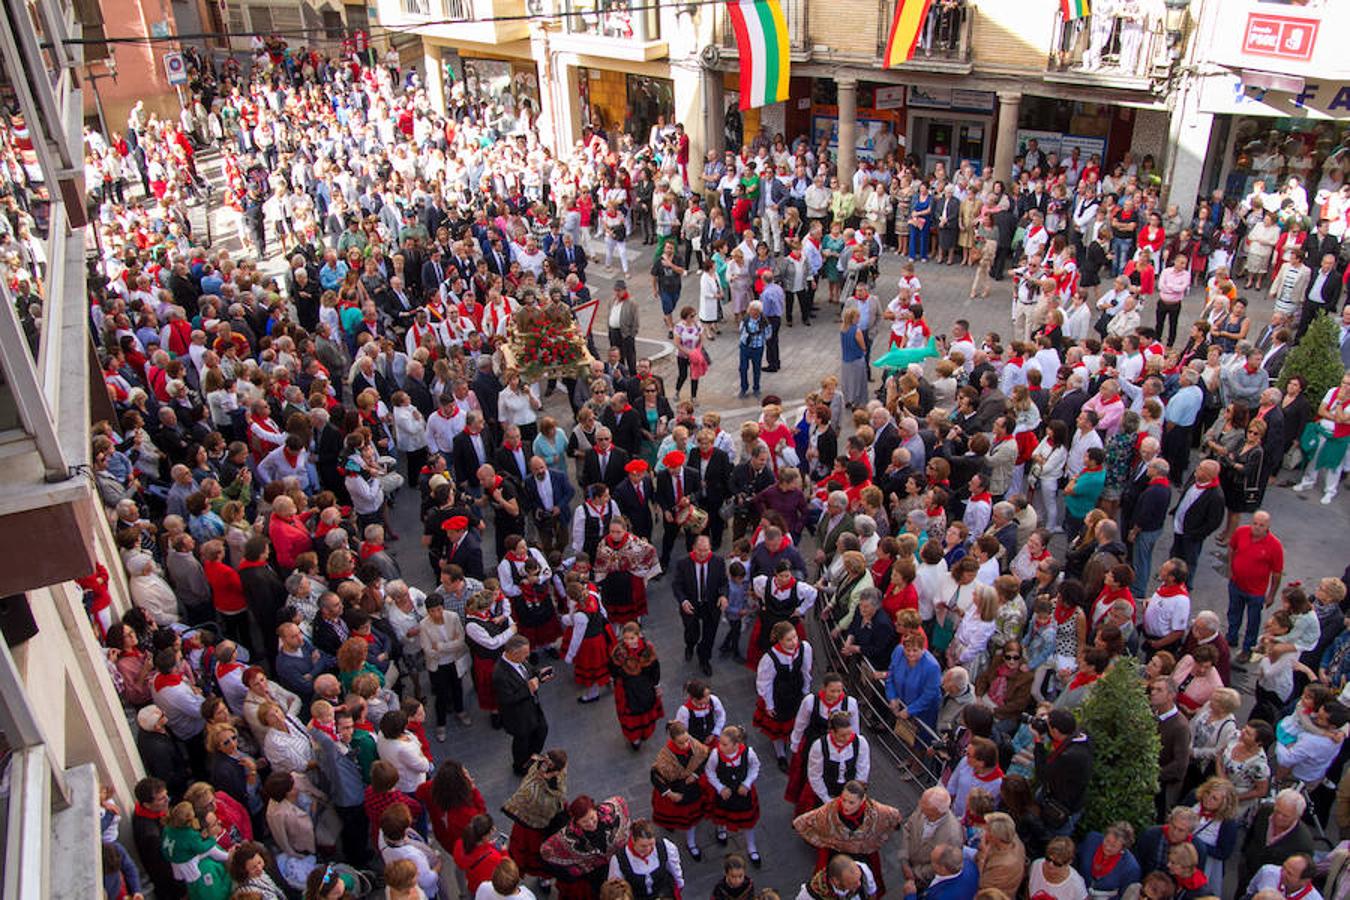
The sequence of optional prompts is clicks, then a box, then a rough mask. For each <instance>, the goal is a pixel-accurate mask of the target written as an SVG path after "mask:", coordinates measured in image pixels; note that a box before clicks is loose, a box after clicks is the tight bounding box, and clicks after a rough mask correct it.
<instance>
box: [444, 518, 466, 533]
mask: <svg viewBox="0 0 1350 900" xmlns="http://www.w3.org/2000/svg"><path fill="white" fill-rule="evenodd" d="M441 528H442V529H443V530H445V531H468V530H469V517H468V516H451V517H450V518H448V519H446V520H445V524H444V525H442V526H441Z"/></svg>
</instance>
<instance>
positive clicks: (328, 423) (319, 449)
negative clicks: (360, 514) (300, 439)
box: [309, 409, 347, 502]
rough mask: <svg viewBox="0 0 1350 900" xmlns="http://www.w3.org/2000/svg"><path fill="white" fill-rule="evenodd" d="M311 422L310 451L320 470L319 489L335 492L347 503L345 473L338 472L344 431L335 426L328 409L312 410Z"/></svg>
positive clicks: (310, 414) (310, 412)
mask: <svg viewBox="0 0 1350 900" xmlns="http://www.w3.org/2000/svg"><path fill="white" fill-rule="evenodd" d="M309 422H310V426H311V433H312V435H313V438H312V440H311V442H310V447H309V451H310V453H312V454H314V462H315V465H316V466H317V467H318V469H319V487H321V488H322V489H324V490H326V491H333V492H334V493H335V494H337V496H338V498H339V499H340V500H342V501H343V502H346V499H347V486H346V484H345V479H344V477H343V473H342V472H339V471H338V461H339V459H341V457H342V446H343V442H342V431H341V429H339V428H338V427H337V426H336V425H334V424H333V420H332V417H331V416H330V415H329V413H328V410H326V409H312V410H310V411H309Z"/></svg>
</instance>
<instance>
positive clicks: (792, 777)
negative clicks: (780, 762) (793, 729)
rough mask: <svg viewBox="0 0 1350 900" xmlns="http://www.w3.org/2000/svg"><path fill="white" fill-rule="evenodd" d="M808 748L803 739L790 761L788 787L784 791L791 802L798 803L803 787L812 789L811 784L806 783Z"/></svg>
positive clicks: (784, 796)
mask: <svg viewBox="0 0 1350 900" xmlns="http://www.w3.org/2000/svg"><path fill="white" fill-rule="evenodd" d="M806 749H807V748H806V741H802V745H801V747H800V748H798V750H797V752H796V753H794V754H792V759H791V760H790V761H789V762H788V771H787V788H786V789H784V791H783V799H784V800H786V801H787V802H789V803H796V802H797V800H798V799H799V798H800V797H801V795H802V791H803V789H805V790H808V791H809V790H811V786H810V785H809V784H807V783H806Z"/></svg>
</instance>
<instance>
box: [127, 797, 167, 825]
mask: <svg viewBox="0 0 1350 900" xmlns="http://www.w3.org/2000/svg"><path fill="white" fill-rule="evenodd" d="M168 814H169V811H168V810H167V809H166V810H164V811H162V812H156V811H155V810H153V809H146V808H145V807H144V806H141V801H139V800H137V801H136V806H135V810H134V815H137V816H140V817H141V818H142V819H153V820H154V821H156V822H158V821H160V820H161V819H163V818H164V817H165V816H167V815H168Z"/></svg>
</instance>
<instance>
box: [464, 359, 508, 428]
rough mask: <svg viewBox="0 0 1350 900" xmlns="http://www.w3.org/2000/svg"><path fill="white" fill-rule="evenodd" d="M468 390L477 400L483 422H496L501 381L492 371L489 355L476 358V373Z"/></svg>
mask: <svg viewBox="0 0 1350 900" xmlns="http://www.w3.org/2000/svg"><path fill="white" fill-rule="evenodd" d="M469 390H471V391H473V395H474V396H475V397H477V398H478V408H479V409H481V410H482V411H483V420H484V421H485V422H488V423H495V422H497V421H498V418H497V397H498V396H499V395H500V394H501V392H502V381H501V379H500V378H498V377H497V376H496V374H495V373H494V372H493V371H492V355H491V354H484V355H483V356H480V357H479V358H478V373H477V374H476V375H474V376H473V381H472V382H471V383H470V384H469Z"/></svg>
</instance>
